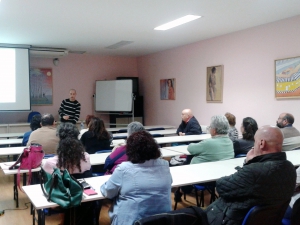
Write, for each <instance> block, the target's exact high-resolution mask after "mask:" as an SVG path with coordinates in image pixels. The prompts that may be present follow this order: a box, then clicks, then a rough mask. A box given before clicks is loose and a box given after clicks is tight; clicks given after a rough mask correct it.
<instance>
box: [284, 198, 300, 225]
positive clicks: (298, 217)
mask: <svg viewBox="0 0 300 225" xmlns="http://www.w3.org/2000/svg"><path fill="white" fill-rule="evenodd" d="M281 223H282V225H300V198H298V199H297V200H296V201H295V203H294V205H293V208H292V214H291V218H290V219H287V218H283V219H282V221H281Z"/></svg>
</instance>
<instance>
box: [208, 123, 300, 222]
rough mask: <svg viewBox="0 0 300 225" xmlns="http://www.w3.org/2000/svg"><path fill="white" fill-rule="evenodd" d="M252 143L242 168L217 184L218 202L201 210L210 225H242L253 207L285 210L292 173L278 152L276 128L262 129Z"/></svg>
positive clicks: (279, 134)
mask: <svg viewBox="0 0 300 225" xmlns="http://www.w3.org/2000/svg"><path fill="white" fill-rule="evenodd" d="M254 140H255V142H254V147H253V148H252V149H251V150H250V151H249V152H248V154H247V157H246V160H245V164H244V166H243V167H242V168H240V167H238V168H237V172H236V173H234V174H232V175H230V176H226V177H222V178H220V179H219V180H217V184H216V187H217V192H218V193H219V198H218V200H216V201H215V202H213V203H212V204H211V205H209V206H208V207H207V209H206V210H205V211H206V213H207V218H208V222H209V224H210V225H220V224H227V225H238V224H242V222H243V219H244V217H245V215H246V214H247V212H248V211H249V210H250V209H251V208H252V207H253V206H256V205H279V204H282V205H284V204H286V207H287V206H288V203H289V201H290V198H291V196H292V195H293V191H294V188H295V183H296V171H295V168H294V166H293V165H292V163H291V162H290V161H288V160H287V159H286V154H285V152H282V151H281V148H282V141H283V135H282V132H281V131H280V129H279V128H278V127H272V126H263V127H261V128H259V129H258V130H257V132H256V134H255V136H254ZM224 212H225V215H224ZM267 219H270V218H267ZM222 221H224V223H222Z"/></svg>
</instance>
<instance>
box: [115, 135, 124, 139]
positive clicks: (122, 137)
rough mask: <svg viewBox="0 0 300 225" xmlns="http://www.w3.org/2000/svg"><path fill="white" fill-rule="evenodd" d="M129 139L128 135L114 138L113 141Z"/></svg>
mask: <svg viewBox="0 0 300 225" xmlns="http://www.w3.org/2000/svg"><path fill="white" fill-rule="evenodd" d="M119 139H127V135H124V136H117V137H114V138H113V140H119Z"/></svg>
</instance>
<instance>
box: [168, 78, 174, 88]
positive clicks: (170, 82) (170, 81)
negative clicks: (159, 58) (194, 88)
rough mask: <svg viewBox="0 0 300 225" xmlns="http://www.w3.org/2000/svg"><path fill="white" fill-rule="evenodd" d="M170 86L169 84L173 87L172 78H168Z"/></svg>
mask: <svg viewBox="0 0 300 225" xmlns="http://www.w3.org/2000/svg"><path fill="white" fill-rule="evenodd" d="M168 86H169V87H173V83H172V80H171V79H168Z"/></svg>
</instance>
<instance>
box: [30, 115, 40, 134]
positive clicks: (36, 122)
mask: <svg viewBox="0 0 300 225" xmlns="http://www.w3.org/2000/svg"><path fill="white" fill-rule="evenodd" d="M41 120H42V116H41V115H40V114H37V115H34V116H33V117H32V119H31V121H30V129H31V130H32V131H34V130H36V129H38V128H40V127H41Z"/></svg>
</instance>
